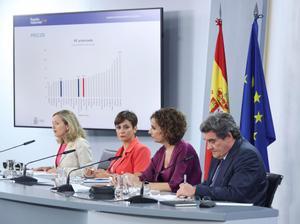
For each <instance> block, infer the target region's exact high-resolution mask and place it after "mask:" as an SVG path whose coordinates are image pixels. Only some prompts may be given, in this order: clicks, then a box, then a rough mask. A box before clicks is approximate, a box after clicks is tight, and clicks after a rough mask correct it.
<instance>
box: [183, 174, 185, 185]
mask: <svg viewBox="0 0 300 224" xmlns="http://www.w3.org/2000/svg"><path fill="white" fill-rule="evenodd" d="M183 183H184V184H186V174H184V175H183Z"/></svg>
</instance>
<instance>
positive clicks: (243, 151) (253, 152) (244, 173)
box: [195, 138, 268, 206]
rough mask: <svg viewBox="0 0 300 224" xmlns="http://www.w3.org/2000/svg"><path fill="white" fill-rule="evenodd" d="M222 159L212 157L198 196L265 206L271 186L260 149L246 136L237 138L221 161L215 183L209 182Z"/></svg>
mask: <svg viewBox="0 0 300 224" xmlns="http://www.w3.org/2000/svg"><path fill="white" fill-rule="evenodd" d="M219 162H220V161H219V160H218V159H214V158H213V159H212V161H211V165H210V169H209V174H208V179H207V181H204V182H203V183H202V184H200V185H198V186H197V187H196V193H195V194H196V196H198V197H199V196H200V197H204V196H209V197H210V198H211V199H212V200H216V201H231V202H240V203H253V204H254V205H259V206H264V204H265V200H266V191H267V187H268V183H267V179H266V171H265V167H264V164H263V161H262V159H261V156H260V154H259V153H258V151H257V149H256V148H255V147H254V146H253V145H251V144H250V143H249V142H248V141H247V140H245V139H244V138H240V139H237V140H236V141H235V143H234V145H233V146H232V148H231V149H230V151H229V152H228V154H227V156H226V159H225V160H224V161H223V162H222V164H221V166H220V170H219V174H218V176H217V179H216V180H215V183H214V186H212V187H211V186H210V184H211V181H212V177H213V175H214V172H215V170H216V168H217V166H218V163H219Z"/></svg>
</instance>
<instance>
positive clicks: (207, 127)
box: [200, 112, 241, 139]
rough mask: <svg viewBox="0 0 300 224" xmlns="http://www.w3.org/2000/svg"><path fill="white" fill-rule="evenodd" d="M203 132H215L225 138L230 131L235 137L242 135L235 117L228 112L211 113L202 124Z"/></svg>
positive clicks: (219, 136)
mask: <svg viewBox="0 0 300 224" xmlns="http://www.w3.org/2000/svg"><path fill="white" fill-rule="evenodd" d="M200 130H201V132H202V133H207V132H210V131H212V132H214V133H216V135H217V137H218V138H221V139H224V138H225V137H227V136H228V133H229V132H230V133H231V134H232V137H233V138H234V139H238V138H240V137H241V133H240V129H239V128H238V126H237V125H236V123H235V121H234V119H233V117H232V116H231V115H230V114H228V113H222V112H218V113H215V114H212V115H210V116H209V117H208V118H207V119H206V120H205V121H204V122H203V123H202V124H201V125H200Z"/></svg>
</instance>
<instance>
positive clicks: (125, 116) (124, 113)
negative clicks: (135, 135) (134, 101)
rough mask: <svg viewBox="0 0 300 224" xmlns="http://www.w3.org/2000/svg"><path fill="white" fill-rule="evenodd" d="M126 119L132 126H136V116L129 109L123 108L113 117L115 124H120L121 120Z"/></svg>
mask: <svg viewBox="0 0 300 224" xmlns="http://www.w3.org/2000/svg"><path fill="white" fill-rule="evenodd" d="M125 120H128V121H129V122H130V123H131V125H132V127H136V126H137V123H138V119H137V116H136V115H135V113H133V112H131V111H129V110H123V111H121V112H120V113H118V115H117V116H116V118H115V125H118V124H121V123H122V122H123V121H125Z"/></svg>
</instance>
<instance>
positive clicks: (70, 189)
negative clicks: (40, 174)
mask: <svg viewBox="0 0 300 224" xmlns="http://www.w3.org/2000/svg"><path fill="white" fill-rule="evenodd" d="M121 157H122V156H113V157H110V158H108V159H106V160H100V161H98V162H94V163H90V164H87V165H84V166H80V167H78V168H75V169H73V170H71V171H70V172H69V173H68V176H67V181H66V184H64V185H61V186H58V187H53V188H51V189H52V190H57V192H66V191H68V192H74V189H73V187H72V185H71V184H70V175H71V173H72V172H74V171H76V170H81V169H84V168H87V167H90V166H93V165H96V164H99V163H104V162H108V161H112V160H116V159H119V158H121Z"/></svg>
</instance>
